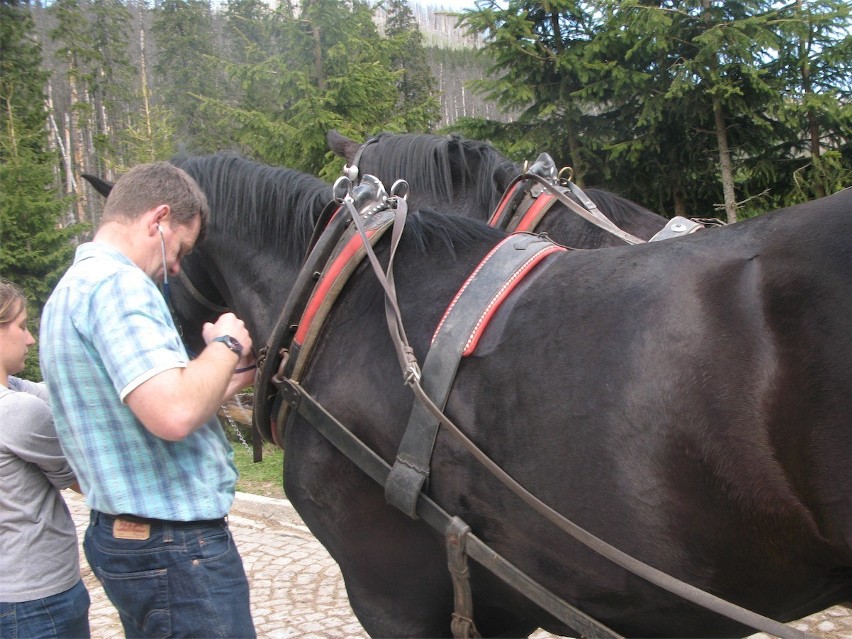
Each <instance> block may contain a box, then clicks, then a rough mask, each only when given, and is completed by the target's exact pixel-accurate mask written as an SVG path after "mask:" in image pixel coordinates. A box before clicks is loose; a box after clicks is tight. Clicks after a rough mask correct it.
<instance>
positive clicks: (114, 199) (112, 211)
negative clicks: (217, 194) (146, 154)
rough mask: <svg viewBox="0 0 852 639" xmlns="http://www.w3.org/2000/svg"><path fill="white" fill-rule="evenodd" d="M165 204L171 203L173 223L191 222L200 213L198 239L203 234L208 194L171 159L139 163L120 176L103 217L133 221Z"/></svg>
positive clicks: (207, 213)
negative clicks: (172, 162)
mask: <svg viewBox="0 0 852 639" xmlns="http://www.w3.org/2000/svg"><path fill="white" fill-rule="evenodd" d="M162 204H168V205H169V208H170V211H171V212H170V213H169V220H170V221H171V222H172V223H173V224H177V225H184V224H189V223H191V222H192V220H193V218H194V217H195V216H196V215H200V216H201V230H200V232H199V234H198V239H199V240H200V239H202V238H203V237H204V234H205V232H206V231H207V221H208V219H209V218H210V206H209V205H208V204H207V197H206V196H205V195H204V192H203V191H202V190H201V188H200V187H199V186H198V184H197V183H196V182H195V180H193V179H192V177H190V175H189V174H188V173H187V172H186V171H184V170H183V169H181V168H178V167H176V166H175V165H173V164H169V163H168V162H152V163H151V164H138V165H137V166H134V167H133V168H132V169H130V171H128V172H127V173H125V174H124V175H122V176H121V177H120V178H118V180H117V181H116V183H115V185H114V186H113V187H112V190H111V191H110V194H109V197H107V201H106V204H105V205H104V215H103V219H104V221H113V220H119V219H124V220H134V219H136V218H138V217H139V216H140V215H142V214H143V213H145V212H146V211H150V210H151V209H153V208H156V207H158V206H160V205H162Z"/></svg>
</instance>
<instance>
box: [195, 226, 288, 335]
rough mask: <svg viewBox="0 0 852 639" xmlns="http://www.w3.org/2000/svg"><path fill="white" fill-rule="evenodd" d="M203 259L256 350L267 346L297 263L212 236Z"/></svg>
mask: <svg viewBox="0 0 852 639" xmlns="http://www.w3.org/2000/svg"><path fill="white" fill-rule="evenodd" d="M204 259H205V260H206V261H207V263H208V265H209V266H210V267H212V268H213V269H215V270H216V271H217V272H218V273H219V274H220V276H221V281H222V289H223V290H222V291H221V293H222V296H223V297H224V298H225V301H226V302H227V305H228V307H229V308H230V309H231V310H232V311H233V312H234V313H235V314H236V315H237V317H239V318H240V319H242V320H243V321H244V322H245V323H246V326H247V327H248V329H249V333H250V334H251V336H252V340H253V341H254V343H255V348H259V347H260V346H261V345H262V344H263V343H265V342H266V340H267V338H268V337H269V335H270V333H271V332H272V328H273V327H274V326H275V322H276V321H277V319H278V314H279V313H280V311H281V309H282V308H283V306H284V303H285V302H286V300H287V296H288V295H289V294H290V291H291V290H292V288H293V284H294V282H295V280H296V276H297V275H298V272H299V267H300V263H299V262H297V261H296V260H294V259H285V258H284V257H283V256H282V253H281V252H276V251H273V250H268V249H267V250H264V249H262V248H258V246H257V245H255V244H253V243H251V242H249V241H246V240H239V239H235V238H224V237H217V236H216V235H215V234H212V235H211V236H210V237H208V240H207V241H206V242H205V249H204Z"/></svg>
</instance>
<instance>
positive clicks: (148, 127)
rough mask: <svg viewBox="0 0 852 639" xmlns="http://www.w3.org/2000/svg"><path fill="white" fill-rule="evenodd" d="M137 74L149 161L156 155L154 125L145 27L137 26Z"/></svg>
mask: <svg viewBox="0 0 852 639" xmlns="http://www.w3.org/2000/svg"><path fill="white" fill-rule="evenodd" d="M139 55H140V57H139V76H140V81H141V83H142V108H143V109H144V112H145V135H146V137H147V140H148V151H149V158H148V161H149V162H153V161H154V159H155V156H156V151H155V150H154V127H153V125H152V124H151V101H150V100H149V96H148V68H147V66H146V63H145V27H144V26H141V27H139Z"/></svg>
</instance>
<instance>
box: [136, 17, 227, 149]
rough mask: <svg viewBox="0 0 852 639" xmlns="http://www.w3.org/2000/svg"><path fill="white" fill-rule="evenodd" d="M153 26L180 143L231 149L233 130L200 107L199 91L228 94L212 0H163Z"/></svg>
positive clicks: (164, 92)
mask: <svg viewBox="0 0 852 639" xmlns="http://www.w3.org/2000/svg"><path fill="white" fill-rule="evenodd" d="M153 14H154V21H153V25H152V28H151V31H152V34H153V36H154V40H155V42H156V45H157V50H158V54H159V57H158V60H157V63H156V65H155V67H154V72H155V74H156V76H157V78H158V81H159V82H158V84H159V89H158V90H157V92H156V93H157V98H158V99H159V104H162V105H165V106H167V108H168V109H169V111H170V112H171V114H172V116H173V121H174V126H175V131H176V138H177V139H176V146H177V147H178V148H182V149H184V150H186V151H188V152H191V153H211V152H214V151H216V150H218V149H220V148H226V147H227V146H228V144H229V142H230V137H229V135H228V130H227V128H225V127H222V126H221V125H220V122H218V121H217V120H216V119H215V118H212V117H209V115H210V114H209V113H208V112H207V111H205V110H204V109H202V108H200V107H201V105H200V103H199V99H198V96H205V97H206V98H207V99H224V97H223V96H225V94H226V91H225V78H224V76H223V75H222V73H221V72H220V70H221V66H220V65H219V64H218V62H217V57H216V55H215V53H216V51H217V47H216V42H215V40H214V35H215V31H214V29H213V12H212V7H211V5H210V1H209V0H158V1H157V2H155V4H154V11H153Z"/></svg>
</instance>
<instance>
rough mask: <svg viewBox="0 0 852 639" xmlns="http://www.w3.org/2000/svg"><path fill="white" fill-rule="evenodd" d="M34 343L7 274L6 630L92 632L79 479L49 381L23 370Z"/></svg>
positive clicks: (0, 506) (0, 587)
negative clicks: (56, 420) (69, 494)
mask: <svg viewBox="0 0 852 639" xmlns="http://www.w3.org/2000/svg"><path fill="white" fill-rule="evenodd" d="M33 344H35V339H33V336H32V334H31V333H30V331H29V329H28V327H27V303H26V297H25V296H24V293H23V291H21V289H20V288H18V287H17V286H15V285H14V284H12V283H11V282H9V281H7V280H4V279H0V483H2V486H3V489H2V490H0V637H3V638H4V639H6V638H9V639H18V638H24V637H38V638H42V639H44V638H57V639H59V638H73V637H89V636H90V634H89V593H88V591H87V590H86V586H85V585H84V584H83V581H82V579H81V578H80V557H79V550H78V545H77V530H76V528H75V526H74V520H73V519H72V518H71V513H70V512H69V510H68V506H67V505H66V504H65V500H64V499H63V498H62V495H61V493H60V491H61V490H62V489H64V488H69V487H71V488H76V486H77V484H76V479H75V478H74V473H73V471H72V470H71V467H70V466H69V465H68V462H67V461H66V460H65V456H64V455H63V453H62V448H61V447H60V445H59V441H58V440H57V438H56V430H55V429H54V426H53V417H52V415H51V412H50V404H49V397H48V393H47V387H46V386H45V385H44V384H43V383H35V382H31V381H28V380H25V379H20V378H18V377H15V375H16V374H17V373H20V372H21V371H22V370H24V364H25V360H26V357H27V352H28V350H29V347H30V346H32V345H33Z"/></svg>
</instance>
